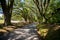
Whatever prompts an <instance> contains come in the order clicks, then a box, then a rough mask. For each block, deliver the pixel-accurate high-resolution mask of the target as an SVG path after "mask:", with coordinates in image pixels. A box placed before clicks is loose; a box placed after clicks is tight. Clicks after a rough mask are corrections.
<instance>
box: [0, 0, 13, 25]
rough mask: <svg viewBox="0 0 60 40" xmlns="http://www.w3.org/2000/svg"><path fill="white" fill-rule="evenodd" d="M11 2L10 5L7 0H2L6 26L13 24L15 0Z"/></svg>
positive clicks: (0, 0) (0, 1)
mask: <svg viewBox="0 0 60 40" xmlns="http://www.w3.org/2000/svg"><path fill="white" fill-rule="evenodd" d="M10 2H11V3H10V5H7V4H6V0H0V3H1V6H2V10H3V14H4V25H5V26H8V25H11V15H12V9H13V3H14V0H11V1H10Z"/></svg>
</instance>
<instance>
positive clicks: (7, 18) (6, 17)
mask: <svg viewBox="0 0 60 40" xmlns="http://www.w3.org/2000/svg"><path fill="white" fill-rule="evenodd" d="M11 14H12V13H9V12H8V13H7V12H4V25H5V26H8V25H11Z"/></svg>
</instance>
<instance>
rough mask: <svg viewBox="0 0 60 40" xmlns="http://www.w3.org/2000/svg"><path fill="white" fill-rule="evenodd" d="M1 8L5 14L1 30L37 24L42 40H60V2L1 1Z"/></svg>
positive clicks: (59, 0)
mask: <svg viewBox="0 0 60 40" xmlns="http://www.w3.org/2000/svg"><path fill="white" fill-rule="evenodd" d="M0 8H1V9H2V12H3V16H2V18H1V19H0V20H4V22H3V23H2V22H1V21H0V23H1V24H0V26H1V27H0V29H4V28H5V29H6V28H7V29H8V28H10V27H11V28H13V29H17V28H20V27H24V26H25V25H28V24H31V23H37V24H35V25H36V29H37V33H38V34H39V36H40V37H42V38H41V40H60V34H59V33H60V0H0ZM11 21H19V22H18V23H13V22H11ZM9 26H10V27H9ZM12 26H14V27H12ZM7 29H6V30H7ZM0 33H1V32H0Z"/></svg>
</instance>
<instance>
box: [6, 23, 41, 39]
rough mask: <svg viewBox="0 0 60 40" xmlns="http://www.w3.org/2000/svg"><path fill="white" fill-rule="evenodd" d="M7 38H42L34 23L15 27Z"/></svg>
mask: <svg viewBox="0 0 60 40" xmlns="http://www.w3.org/2000/svg"><path fill="white" fill-rule="evenodd" d="M6 38H7V40H40V39H39V37H38V34H37V29H36V25H35V24H34V23H32V24H29V25H26V26H25V27H23V28H18V29H15V30H14V31H13V32H12V33H9V34H8V35H7V37H6Z"/></svg>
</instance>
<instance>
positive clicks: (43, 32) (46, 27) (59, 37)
mask: <svg viewBox="0 0 60 40" xmlns="http://www.w3.org/2000/svg"><path fill="white" fill-rule="evenodd" d="M37 27H38V28H39V30H38V33H39V34H40V36H42V37H43V38H44V39H45V40H60V25H57V24H53V25H51V24H38V25H37ZM38 28H37V29H38Z"/></svg>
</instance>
